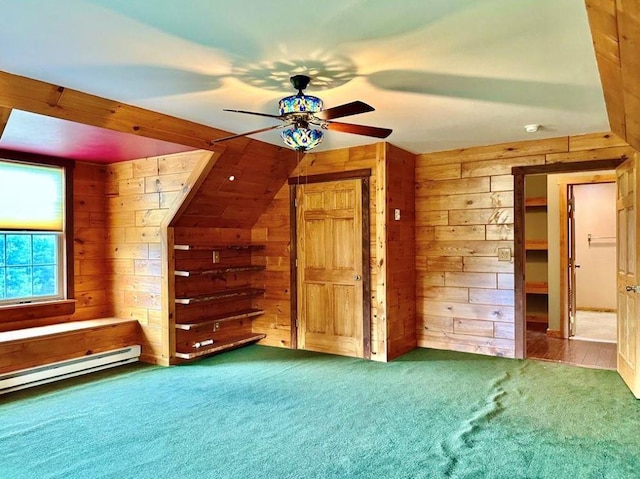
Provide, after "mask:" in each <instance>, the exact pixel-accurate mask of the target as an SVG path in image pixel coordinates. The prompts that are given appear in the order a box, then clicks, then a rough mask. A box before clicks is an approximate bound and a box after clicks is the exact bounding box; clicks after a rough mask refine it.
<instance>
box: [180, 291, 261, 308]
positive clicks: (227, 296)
mask: <svg viewBox="0 0 640 479" xmlns="http://www.w3.org/2000/svg"><path fill="white" fill-rule="evenodd" d="M264 292H265V289H264V288H250V287H245V288H235V289H224V290H222V291H216V292H212V293H207V294H202V295H197V296H192V297H190V298H176V304H184V305H189V304H196V303H214V302H216V301H225V300H234V299H244V298H254V297H256V296H260V295H261V294H264Z"/></svg>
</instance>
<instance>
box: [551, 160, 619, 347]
mask: <svg viewBox="0 0 640 479" xmlns="http://www.w3.org/2000/svg"><path fill="white" fill-rule="evenodd" d="M615 182H616V173H615V171H614V170H612V171H611V173H604V174H594V175H591V176H571V177H566V178H563V179H562V181H560V182H558V189H559V191H558V193H559V198H560V203H559V206H560V271H561V273H562V274H561V275H560V312H561V313H562V318H560V326H561V327H562V329H561V330H560V332H559V334H560V336H557V333H556V335H552V336H554V337H561V338H569V337H570V336H569V317H568V314H567V313H568V307H569V288H568V284H567V283H568V281H567V275H566V274H565V273H564V272H566V271H568V269H569V260H568V258H567V254H566V251H567V248H568V242H569V238H568V236H567V225H568V222H569V215H568V212H567V206H568V203H567V188H568V187H569V185H590V184H599V183H615Z"/></svg>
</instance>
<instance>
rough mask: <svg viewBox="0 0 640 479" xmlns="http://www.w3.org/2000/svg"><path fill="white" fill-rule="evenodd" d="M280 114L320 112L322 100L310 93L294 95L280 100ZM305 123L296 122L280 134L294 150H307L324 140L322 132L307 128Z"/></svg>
mask: <svg viewBox="0 0 640 479" xmlns="http://www.w3.org/2000/svg"><path fill="white" fill-rule="evenodd" d="M278 106H279V109H280V115H294V116H295V115H296V113H311V114H313V113H318V112H319V111H322V100H321V99H320V98H318V97H315V96H310V95H301V94H297V95H292V96H288V97H285V98H283V99H282V100H280V102H279V104H278ZM306 126H307V125H306V122H305V124H296V123H294V126H293V127H291V128H287V129H286V130H283V131H282V133H281V134H280V136H281V137H282V140H283V141H284V142H285V144H286V145H287V146H290V147H291V148H293V149H294V150H300V151H306V150H311V149H312V148H315V147H316V146H318V145H319V144H320V142H321V141H322V136H323V134H322V132H321V131H320V130H316V129H313V128H307V127H306Z"/></svg>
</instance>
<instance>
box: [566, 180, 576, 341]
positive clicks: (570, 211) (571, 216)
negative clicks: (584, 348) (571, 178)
mask: <svg viewBox="0 0 640 479" xmlns="http://www.w3.org/2000/svg"><path fill="white" fill-rule="evenodd" d="M575 206H576V199H575V197H574V194H573V185H567V249H568V261H567V264H568V266H569V268H568V271H567V276H568V277H567V293H568V301H567V304H568V307H569V337H571V336H575V335H576V223H575Z"/></svg>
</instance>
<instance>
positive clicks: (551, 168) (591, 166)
mask: <svg viewBox="0 0 640 479" xmlns="http://www.w3.org/2000/svg"><path fill="white" fill-rule="evenodd" d="M625 160H627V156H626V155H623V156H622V157H620V158H611V159H603V160H592V161H577V162H568V163H553V164H548V165H532V166H514V167H513V168H512V169H511V174H512V175H513V212H514V218H513V221H514V225H513V240H514V245H513V263H514V265H513V267H514V271H513V272H514V290H515V292H514V313H515V324H514V330H515V358H516V359H524V358H526V357H527V335H526V329H527V325H526V314H525V313H526V292H525V258H526V251H525V238H524V215H525V205H524V199H525V198H524V179H525V176H527V175H536V174H538V175H539V174H553V173H577V172H581V171H597V170H615V169H616V168H617V167H618V166H619V165H621V164H622V163H623V162H624V161H625Z"/></svg>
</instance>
